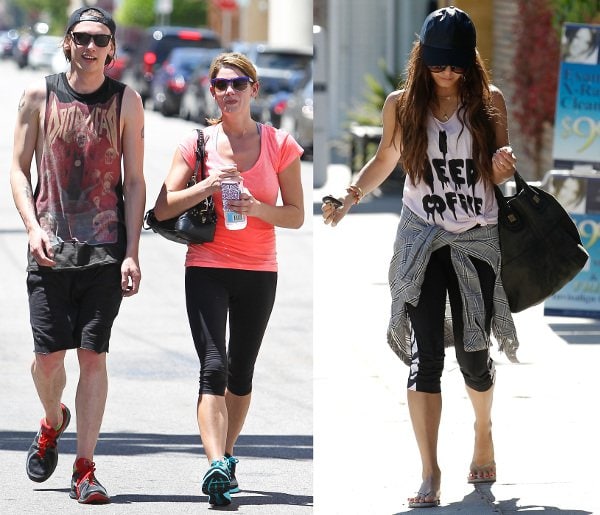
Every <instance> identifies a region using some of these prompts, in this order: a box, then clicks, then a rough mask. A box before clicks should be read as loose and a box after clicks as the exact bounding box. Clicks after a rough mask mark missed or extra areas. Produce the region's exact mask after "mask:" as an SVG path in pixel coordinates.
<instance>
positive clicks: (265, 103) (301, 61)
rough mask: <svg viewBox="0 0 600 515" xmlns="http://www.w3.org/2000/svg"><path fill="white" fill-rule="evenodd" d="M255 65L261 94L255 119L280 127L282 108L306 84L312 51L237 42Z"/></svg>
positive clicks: (236, 46) (254, 110)
mask: <svg viewBox="0 0 600 515" xmlns="http://www.w3.org/2000/svg"><path fill="white" fill-rule="evenodd" d="M232 49H233V50H234V51H237V52H242V53H243V54H245V55H246V56H248V58H249V59H250V60H251V61H252V62H253V63H254V64H255V66H256V70H257V74H258V79H259V81H260V91H259V94H258V97H257V98H256V99H255V101H254V102H252V105H251V111H252V116H253V118H255V119H256V120H258V121H261V122H263V123H265V124H269V125H273V126H275V127H278V126H279V123H280V120H281V113H282V111H283V109H282V106H283V105H285V102H286V101H287V98H288V97H289V96H290V95H291V94H292V93H293V92H294V91H295V90H296V89H297V88H298V87H299V86H300V85H301V84H303V83H304V82H305V81H306V77H307V74H308V71H309V69H310V65H311V63H312V58H313V55H312V48H300V47H290V48H288V47H279V46H271V45H267V44H264V43H251V44H249V43H234V44H233V45H232Z"/></svg>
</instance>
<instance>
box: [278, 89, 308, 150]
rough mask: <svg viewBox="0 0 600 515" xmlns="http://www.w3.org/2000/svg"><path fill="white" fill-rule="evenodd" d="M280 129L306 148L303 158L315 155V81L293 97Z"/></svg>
mask: <svg viewBox="0 0 600 515" xmlns="http://www.w3.org/2000/svg"><path fill="white" fill-rule="evenodd" d="M280 127H281V128H282V129H283V130H285V131H287V132H289V133H290V134H291V135H292V136H294V139H295V140H296V141H297V142H298V143H299V144H300V145H301V146H302V147H303V148H304V155H303V158H310V157H312V153H313V81H312V78H311V79H310V80H308V81H307V83H306V85H305V86H304V87H302V88H300V89H298V90H297V91H296V92H295V93H294V94H293V95H291V96H290V97H289V98H288V100H287V102H286V106H285V109H284V111H283V113H282V116H281V124H280Z"/></svg>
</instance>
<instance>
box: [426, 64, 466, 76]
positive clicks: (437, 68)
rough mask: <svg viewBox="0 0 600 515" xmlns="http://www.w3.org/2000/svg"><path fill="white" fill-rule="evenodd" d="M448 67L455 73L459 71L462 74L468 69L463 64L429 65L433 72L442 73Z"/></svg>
mask: <svg viewBox="0 0 600 515" xmlns="http://www.w3.org/2000/svg"><path fill="white" fill-rule="evenodd" d="M448 67H449V68H450V69H451V70H452V71H453V72H454V73H458V74H460V75H462V74H464V73H465V72H466V71H467V69H466V68H463V67H462V66H451V65H449V64H438V65H435V66H428V67H427V68H429V71H430V72H431V73H442V72H443V71H444V70H445V69H446V68H448Z"/></svg>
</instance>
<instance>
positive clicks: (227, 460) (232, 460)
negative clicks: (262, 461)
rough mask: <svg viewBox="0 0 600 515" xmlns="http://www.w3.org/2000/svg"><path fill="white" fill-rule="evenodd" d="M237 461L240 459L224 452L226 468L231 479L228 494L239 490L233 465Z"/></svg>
mask: <svg viewBox="0 0 600 515" xmlns="http://www.w3.org/2000/svg"><path fill="white" fill-rule="evenodd" d="M239 462H240V460H238V459H237V458H236V457H235V456H231V455H230V454H227V453H225V463H227V468H228V469H229V478H230V479H231V481H230V483H229V484H230V487H229V493H230V494H237V493H238V492H239V491H240V486H239V485H238V481H237V479H236V477H235V466H236V464H238V463H239Z"/></svg>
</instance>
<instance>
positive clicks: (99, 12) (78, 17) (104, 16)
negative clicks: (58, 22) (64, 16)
mask: <svg viewBox="0 0 600 515" xmlns="http://www.w3.org/2000/svg"><path fill="white" fill-rule="evenodd" d="M82 21H95V22H96V23H102V25H106V26H107V27H108V28H109V29H110V33H111V34H112V35H114V34H115V30H116V28H117V26H116V24H115V21H114V20H113V18H112V16H111V15H110V13H109V12H108V11H106V10H104V9H102V8H101V7H89V6H84V7H80V8H79V9H77V10H76V11H74V12H73V14H71V16H70V17H69V22H68V23H67V30H66V31H65V32H66V33H69V32H70V31H71V29H72V28H73V27H74V26H75V25H77V24H78V23H79V22H82Z"/></svg>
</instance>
